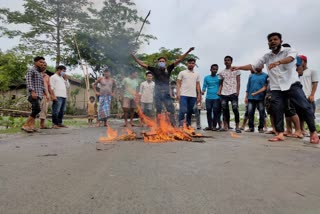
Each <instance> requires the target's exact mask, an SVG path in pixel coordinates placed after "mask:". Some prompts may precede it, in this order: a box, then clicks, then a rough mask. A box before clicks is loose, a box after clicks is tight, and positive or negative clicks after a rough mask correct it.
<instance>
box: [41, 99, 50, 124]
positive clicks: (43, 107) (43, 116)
mask: <svg viewBox="0 0 320 214" xmlns="http://www.w3.org/2000/svg"><path fill="white" fill-rule="evenodd" d="M48 107H49V102H48V100H47V99H46V98H45V97H44V98H43V99H42V100H41V103H40V109H41V111H40V114H39V118H40V119H44V120H45V119H47V116H48Z"/></svg>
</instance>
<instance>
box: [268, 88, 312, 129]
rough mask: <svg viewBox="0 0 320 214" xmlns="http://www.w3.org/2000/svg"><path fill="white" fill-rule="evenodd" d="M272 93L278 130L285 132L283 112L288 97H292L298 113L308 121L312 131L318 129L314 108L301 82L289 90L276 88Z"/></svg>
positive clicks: (272, 109)
mask: <svg viewBox="0 0 320 214" xmlns="http://www.w3.org/2000/svg"><path fill="white" fill-rule="evenodd" d="M271 93H272V96H271V106H272V108H271V111H272V115H273V117H274V125H275V128H276V131H277V132H284V121H283V120H284V118H283V114H284V112H285V107H286V101H287V99H290V103H292V105H293V106H294V107H295V109H296V111H297V113H298V115H299V116H301V117H302V118H303V119H304V120H305V121H306V123H307V125H308V128H309V130H310V132H314V131H316V127H315V122H314V114H313V110H312V107H311V105H310V103H309V102H308V100H307V98H306V96H305V94H304V92H303V90H302V85H301V83H300V82H296V83H294V84H292V85H291V87H290V89H289V90H287V91H280V90H274V91H271Z"/></svg>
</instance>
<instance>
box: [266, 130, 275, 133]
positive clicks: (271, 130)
mask: <svg viewBox="0 0 320 214" xmlns="http://www.w3.org/2000/svg"><path fill="white" fill-rule="evenodd" d="M265 134H276V132H275V131H272V130H271V131H266V132H265Z"/></svg>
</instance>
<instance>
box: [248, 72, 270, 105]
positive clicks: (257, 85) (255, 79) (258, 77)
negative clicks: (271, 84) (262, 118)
mask: <svg viewBox="0 0 320 214" xmlns="http://www.w3.org/2000/svg"><path fill="white" fill-rule="evenodd" d="M267 79H268V75H267V74H266V73H264V72H262V73H259V74H252V75H250V76H249V79H248V84H247V92H248V99H249V100H263V99H264V97H265V91H264V92H262V93H259V94H257V95H256V96H252V95H251V94H252V93H253V92H256V91H259V90H260V89H261V88H262V87H263V86H265V85H267Z"/></svg>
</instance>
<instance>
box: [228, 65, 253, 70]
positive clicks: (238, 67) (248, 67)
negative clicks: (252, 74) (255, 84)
mask: <svg viewBox="0 0 320 214" xmlns="http://www.w3.org/2000/svg"><path fill="white" fill-rule="evenodd" d="M251 69H252V65H251V64H248V65H242V66H232V67H231V71H238V70H244V71H250V70H251Z"/></svg>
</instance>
